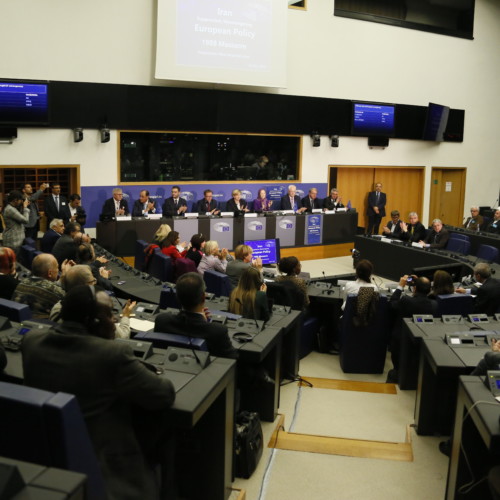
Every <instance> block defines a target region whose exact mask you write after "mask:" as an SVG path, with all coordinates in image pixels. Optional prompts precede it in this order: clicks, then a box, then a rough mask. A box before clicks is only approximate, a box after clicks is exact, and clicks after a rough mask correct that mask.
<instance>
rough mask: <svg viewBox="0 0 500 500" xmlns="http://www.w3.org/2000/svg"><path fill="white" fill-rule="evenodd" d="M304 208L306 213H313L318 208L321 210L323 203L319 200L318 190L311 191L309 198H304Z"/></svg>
mask: <svg viewBox="0 0 500 500" xmlns="http://www.w3.org/2000/svg"><path fill="white" fill-rule="evenodd" d="M301 204H302V208H305V210H304V211H305V212H312V211H313V210H315V209H317V208H321V202H320V201H319V200H318V190H317V189H316V188H311V189H309V193H308V195H307V196H304V198H302V201H301Z"/></svg>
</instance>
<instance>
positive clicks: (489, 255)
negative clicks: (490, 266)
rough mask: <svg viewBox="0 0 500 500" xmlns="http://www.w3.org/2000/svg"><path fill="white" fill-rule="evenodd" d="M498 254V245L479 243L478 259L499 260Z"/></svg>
mask: <svg viewBox="0 0 500 500" xmlns="http://www.w3.org/2000/svg"><path fill="white" fill-rule="evenodd" d="M498 254H499V251H498V248H496V247H493V246H491V245H479V248H478V249H477V255H476V257H477V258H478V259H483V260H487V261H488V262H497V261H498Z"/></svg>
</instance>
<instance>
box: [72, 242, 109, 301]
mask: <svg viewBox="0 0 500 500" xmlns="http://www.w3.org/2000/svg"><path fill="white" fill-rule="evenodd" d="M75 262H76V263H77V264H82V265H85V266H88V267H89V269H90V271H91V272H92V276H93V277H94V279H95V280H96V283H97V286H99V287H101V288H103V289H104V290H110V291H112V290H113V285H112V283H111V280H110V279H109V278H110V276H111V270H110V269H106V267H105V264H106V262H108V260H107V259H106V258H105V257H98V258H96V256H95V250H94V247H93V245H92V244H91V243H88V242H84V243H82V244H81V245H78V248H77V251H76V258H75Z"/></svg>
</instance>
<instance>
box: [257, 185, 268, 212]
mask: <svg viewBox="0 0 500 500" xmlns="http://www.w3.org/2000/svg"><path fill="white" fill-rule="evenodd" d="M272 204H273V202H272V200H268V199H267V194H266V190H265V189H264V188H261V189H259V191H258V193H257V198H255V200H253V211H254V212H267V211H269V210H271V206H272Z"/></svg>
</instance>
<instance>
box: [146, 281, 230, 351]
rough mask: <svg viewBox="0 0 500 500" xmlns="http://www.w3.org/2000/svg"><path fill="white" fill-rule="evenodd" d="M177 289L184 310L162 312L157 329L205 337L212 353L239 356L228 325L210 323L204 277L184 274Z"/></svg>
mask: <svg viewBox="0 0 500 500" xmlns="http://www.w3.org/2000/svg"><path fill="white" fill-rule="evenodd" d="M175 289H176V293H177V300H178V301H179V303H180V304H181V307H182V311H180V312H179V313H178V314H171V313H162V314H159V315H158V316H157V317H156V320H155V332H163V333H175V334H178V335H189V336H190V337H196V338H202V339H205V340H206V342H207V345H208V350H209V352H210V354H211V355H212V356H220V357H223V358H233V359H236V358H237V357H238V351H237V350H236V349H235V348H234V347H233V346H232V344H231V341H230V340H229V336H228V333H227V327H226V326H223V325H219V324H217V323H209V322H208V317H207V309H206V307H205V282H204V281H203V277H202V276H201V275H200V274H198V273H186V274H183V275H182V276H181V277H180V278H179V279H178V280H177V283H176V287H175Z"/></svg>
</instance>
